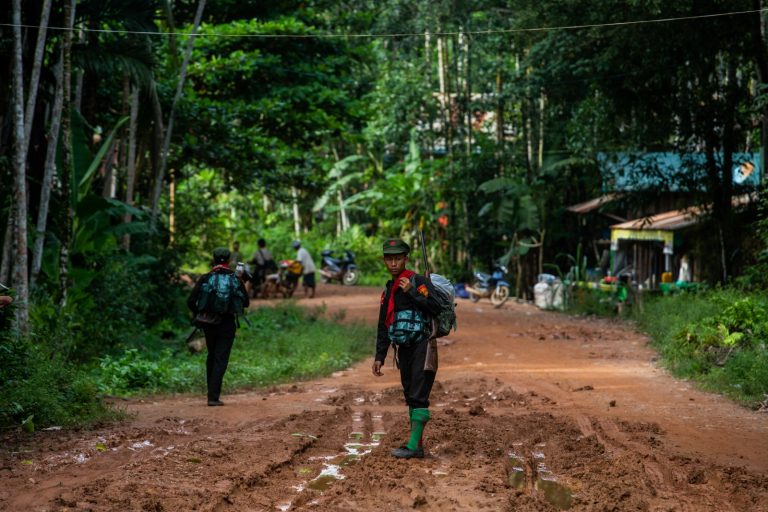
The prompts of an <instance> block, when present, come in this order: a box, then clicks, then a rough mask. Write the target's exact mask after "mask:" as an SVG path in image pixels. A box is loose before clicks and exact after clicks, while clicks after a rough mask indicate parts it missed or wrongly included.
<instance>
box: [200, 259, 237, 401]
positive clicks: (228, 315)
mask: <svg viewBox="0 0 768 512" xmlns="http://www.w3.org/2000/svg"><path fill="white" fill-rule="evenodd" d="M230 258H231V253H230V251H229V249H227V248H226V247H218V248H216V249H214V251H213V268H212V269H211V271H210V272H208V273H207V274H205V275H203V276H202V277H200V279H198V280H197V283H195V287H194V288H193V289H192V293H190V295H189V298H188V299H187V306H188V307H189V309H190V310H191V311H192V313H193V314H194V315H195V316H194V323H195V325H196V326H198V327H200V328H202V330H203V332H204V333H205V345H206V347H207V348H208V357H207V358H206V361H205V373H206V381H207V388H208V405H209V406H217V405H224V403H223V402H222V401H221V400H220V396H221V386H222V383H223V381H224V373H225V372H226V371H227V366H228V364H229V354H230V352H231V351H232V345H233V343H234V341H235V330H236V329H237V327H239V321H238V319H237V315H241V314H243V312H244V310H245V308H247V307H248V294H247V293H246V291H245V287H244V286H243V283H242V282H241V281H240V280H239V279H238V278H237V277H236V276H235V273H234V272H233V271H232V270H231V269H230V268H229V262H230Z"/></svg>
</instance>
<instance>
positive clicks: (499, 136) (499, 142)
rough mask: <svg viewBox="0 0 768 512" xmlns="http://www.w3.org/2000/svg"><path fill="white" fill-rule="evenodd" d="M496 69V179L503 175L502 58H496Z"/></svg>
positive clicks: (499, 56)
mask: <svg viewBox="0 0 768 512" xmlns="http://www.w3.org/2000/svg"><path fill="white" fill-rule="evenodd" d="M497 61H498V62H497V68H496V165H497V166H498V172H497V174H496V176H497V177H499V176H503V175H504V97H503V94H504V78H503V75H502V56H501V55H498V56H497Z"/></svg>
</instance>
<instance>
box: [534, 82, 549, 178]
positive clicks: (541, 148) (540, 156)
mask: <svg viewBox="0 0 768 512" xmlns="http://www.w3.org/2000/svg"><path fill="white" fill-rule="evenodd" d="M546 104H547V95H546V94H545V93H544V89H542V90H541V91H540V94H539V136H538V138H539V141H538V142H539V150H538V158H537V159H536V167H537V169H536V171H537V173H539V174H540V173H541V168H542V167H544V108H545V107H546Z"/></svg>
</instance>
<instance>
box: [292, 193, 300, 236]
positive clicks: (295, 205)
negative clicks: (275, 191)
mask: <svg viewBox="0 0 768 512" xmlns="http://www.w3.org/2000/svg"><path fill="white" fill-rule="evenodd" d="M291 198H292V199H293V201H292V202H293V231H294V232H295V233H296V238H299V237H300V236H301V214H300V212H299V191H298V190H296V187H291Z"/></svg>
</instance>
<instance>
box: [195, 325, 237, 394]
mask: <svg viewBox="0 0 768 512" xmlns="http://www.w3.org/2000/svg"><path fill="white" fill-rule="evenodd" d="M203 331H204V332H205V345H206V347H207V348H208V358H207V359H206V360H205V375H206V381H207V384H208V400H218V399H219V396H220V395H221V383H222V382H223V381H224V373H225V372H226V371H227V365H228V364H229V353H230V352H231V351H232V343H233V342H234V341H235V319H234V317H232V316H226V317H224V319H223V320H222V321H221V323H220V324H219V325H212V326H210V327H206V328H204V329H203Z"/></svg>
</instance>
